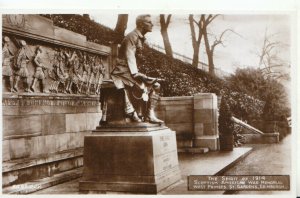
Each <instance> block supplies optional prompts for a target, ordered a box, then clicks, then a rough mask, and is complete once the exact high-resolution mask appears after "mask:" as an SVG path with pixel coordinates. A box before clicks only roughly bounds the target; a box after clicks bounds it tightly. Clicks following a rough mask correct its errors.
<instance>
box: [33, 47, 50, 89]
mask: <svg viewBox="0 0 300 198" xmlns="http://www.w3.org/2000/svg"><path fill="white" fill-rule="evenodd" d="M42 52H43V51H42V48H41V47H40V46H38V47H37V49H36V55H35V57H34V63H35V65H36V69H35V73H34V75H33V81H32V85H31V87H30V89H31V90H32V91H33V92H35V90H34V86H35V83H36V81H38V80H41V81H42V86H43V89H42V91H43V93H48V92H47V91H46V83H45V73H44V70H45V69H47V67H45V66H44V65H43V63H42V57H41V55H42Z"/></svg>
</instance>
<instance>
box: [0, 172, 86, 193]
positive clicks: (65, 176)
mask: <svg viewBox="0 0 300 198" xmlns="http://www.w3.org/2000/svg"><path fill="white" fill-rule="evenodd" d="M82 171H83V167H81V168H77V169H74V170H70V171H65V172H63V173H59V174H56V175H53V176H52V177H46V178H43V179H38V180H34V181H31V182H26V183H23V184H16V185H13V186H9V187H6V188H3V189H2V193H3V194H30V193H33V192H36V191H39V190H42V189H45V188H49V187H51V186H55V185H58V184H61V183H65V182H67V181H70V180H73V179H76V178H79V177H81V176H82Z"/></svg>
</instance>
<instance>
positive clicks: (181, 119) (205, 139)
mask: <svg viewBox="0 0 300 198" xmlns="http://www.w3.org/2000/svg"><path fill="white" fill-rule="evenodd" d="M157 115H158V117H159V118H161V119H163V120H164V121H165V123H166V125H167V126H168V127H170V128H171V129H173V130H174V131H176V137H177V145H178V147H179V148H180V147H194V148H195V147H203V148H209V149H210V150H211V151H216V150H219V132H218V107H217V96H216V95H215V94H212V93H201V94H197V95H194V96H185V97H163V98H160V100H159V106H158V108H157Z"/></svg>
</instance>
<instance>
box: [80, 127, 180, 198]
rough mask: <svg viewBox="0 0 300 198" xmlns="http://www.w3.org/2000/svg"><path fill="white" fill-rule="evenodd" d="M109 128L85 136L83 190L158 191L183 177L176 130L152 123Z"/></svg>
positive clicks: (99, 128)
mask: <svg viewBox="0 0 300 198" xmlns="http://www.w3.org/2000/svg"><path fill="white" fill-rule="evenodd" d="M108 128H109V126H105V127H103V128H102V127H98V128H97V130H96V131H93V134H92V135H88V136H85V139H84V171H83V178H82V180H81V181H80V183H79V190H80V191H102V192H103V191H104V192H105V191H113V192H129V193H142V194H143V193H144V194H156V193H158V192H159V191H161V190H162V189H164V188H166V187H168V186H170V185H172V184H174V183H176V182H177V181H179V180H180V179H181V174H180V170H179V165H178V156H177V146H176V136H175V132H174V131H171V130H170V129H169V128H167V127H165V126H159V125H156V126H154V125H152V126H150V125H149V124H148V125H141V124H139V125H132V127H128V126H126V127H124V128H123V129H122V130H120V131H119V132H118V131H116V129H117V128H119V126H118V127H116V126H111V129H112V131H113V132H109V131H108ZM141 131H142V132H141Z"/></svg>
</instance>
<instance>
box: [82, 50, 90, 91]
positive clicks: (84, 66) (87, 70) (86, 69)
mask: <svg viewBox="0 0 300 198" xmlns="http://www.w3.org/2000/svg"><path fill="white" fill-rule="evenodd" d="M82 69H83V73H82V81H81V85H80V93H83V90H82V88H83V85H85V87H86V91H87V85H88V81H89V76H90V74H91V68H90V64H89V62H88V60H87V55H86V53H85V52H84V53H83V60H82Z"/></svg>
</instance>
